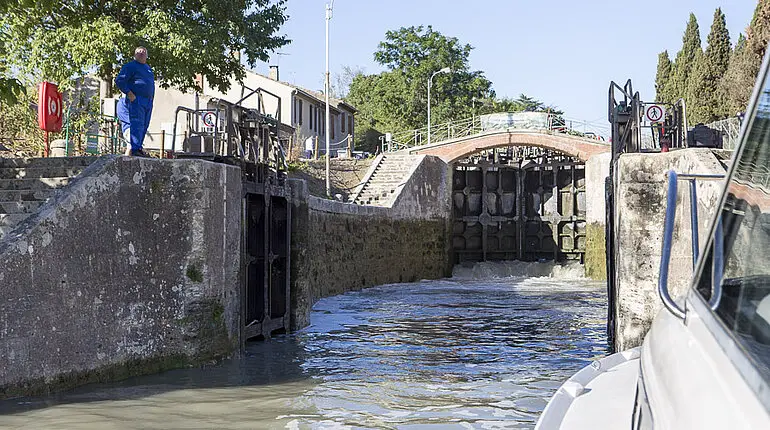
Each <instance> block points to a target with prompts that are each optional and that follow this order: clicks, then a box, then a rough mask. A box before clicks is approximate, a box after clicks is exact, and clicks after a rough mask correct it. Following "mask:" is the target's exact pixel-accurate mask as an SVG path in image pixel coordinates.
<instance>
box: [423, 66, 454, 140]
mask: <svg viewBox="0 0 770 430" xmlns="http://www.w3.org/2000/svg"><path fill="white" fill-rule="evenodd" d="M451 72H452V69H450V68H449V67H444V68H443V69H441V70H439V71H437V72H433V74H432V75H430V79H428V145H430V87H431V86H432V85H433V78H434V77H435V76H436V75H438V74H439V73H451Z"/></svg>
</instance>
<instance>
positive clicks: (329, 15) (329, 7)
mask: <svg viewBox="0 0 770 430" xmlns="http://www.w3.org/2000/svg"><path fill="white" fill-rule="evenodd" d="M333 7H334V0H331V2H330V3H327V4H326V79H325V80H324V81H325V82H324V96H325V97H326V128H325V129H324V132H325V133H326V196H327V197H331V195H332V186H331V180H330V179H329V165H330V161H329V159H330V158H331V154H329V146H330V142H329V138H330V136H331V132H330V131H329V123H330V119H329V21H331V19H332V8H333Z"/></svg>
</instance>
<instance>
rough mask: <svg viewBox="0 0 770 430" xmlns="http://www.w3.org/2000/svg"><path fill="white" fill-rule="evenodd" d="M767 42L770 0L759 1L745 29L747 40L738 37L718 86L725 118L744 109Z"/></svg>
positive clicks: (769, 38)
mask: <svg viewBox="0 0 770 430" xmlns="http://www.w3.org/2000/svg"><path fill="white" fill-rule="evenodd" d="M769 40H770V0H759V3H758V4H757V7H756V9H755V10H754V17H753V18H752V20H751V24H749V27H748V29H747V30H746V37H745V38H744V37H743V35H741V36H740V37H739V38H738V42H737V43H736V44H735V49H734V50H733V54H732V56H731V58H730V64H729V66H728V68H727V71H726V72H725V76H724V78H723V79H722V81H721V82H720V85H719V87H720V94H721V95H722V97H723V98H724V100H725V106H724V107H723V109H724V113H725V114H726V115H735V114H736V113H738V112H743V111H745V110H746V107H747V105H748V103H749V98H751V92H752V90H753V88H754V83H755V81H756V79H757V76H758V74H759V68H760V67H761V65H762V58H763V57H764V55H765V50H766V49H767V43H768V41H769Z"/></svg>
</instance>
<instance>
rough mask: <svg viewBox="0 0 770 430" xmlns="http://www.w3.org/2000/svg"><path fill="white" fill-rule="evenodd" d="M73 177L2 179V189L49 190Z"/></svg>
mask: <svg viewBox="0 0 770 430" xmlns="http://www.w3.org/2000/svg"><path fill="white" fill-rule="evenodd" d="M71 179H72V178H70V177H68V176H64V177H58V178H28V179H27V178H25V179H0V190H6V191H12V190H49V189H51V188H58V187H63V186H64V185H67V184H68V183H69V181H70V180H71Z"/></svg>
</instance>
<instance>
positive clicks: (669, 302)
mask: <svg viewBox="0 0 770 430" xmlns="http://www.w3.org/2000/svg"><path fill="white" fill-rule="evenodd" d="M698 179H701V180H721V179H724V175H716V174H681V175H679V174H677V173H676V172H675V171H673V170H671V171H669V172H668V195H667V196H666V218H665V224H664V230H663V245H662V249H661V256H660V274H659V277H658V294H659V295H660V298H661V300H662V301H663V305H664V306H665V307H666V309H668V310H669V312H671V313H672V314H674V315H675V316H677V317H679V318H682V319H684V317H685V311H684V310H683V309H681V308H680V307H679V305H677V304H676V303H675V302H674V300H673V299H672V298H671V295H670V294H669V292H668V265H669V262H670V261H671V246H672V244H671V242H672V240H673V235H674V220H675V218H676V196H677V191H678V181H679V180H686V181H688V182H689V184H690V230H691V236H692V237H691V246H692V264H693V270H695V267H696V263H697V261H698V257H699V248H700V246H699V239H698V234H699V228H698V192H697V188H696V180H698ZM714 246H715V248H717V249H718V250H719V252H718V253H717V254H718V255H715V261H714V271H713V277H714V281H713V282H712V288H713V291H712V296H711V300H710V301H709V305H710V306H711V308H712V309H716V307H717V305H718V304H719V298H718V297H719V296H721V284H719V283H718V282H716V281H717V280H721V279H722V276H721V267H722V266H721V264H722V254H721V249H722V237H721V222H719V224H718V225H717V233H716V237H715V245H714ZM717 259H719V262H718V264H717V261H716V260H717ZM717 266H718V269H717ZM717 270H718V271H719V272H717ZM717 274H719V276H718V277H717ZM715 297H717V298H716V299H715Z"/></svg>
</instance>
